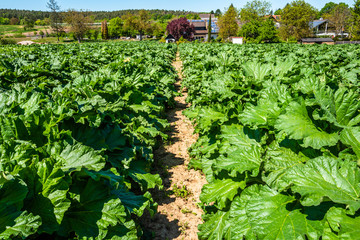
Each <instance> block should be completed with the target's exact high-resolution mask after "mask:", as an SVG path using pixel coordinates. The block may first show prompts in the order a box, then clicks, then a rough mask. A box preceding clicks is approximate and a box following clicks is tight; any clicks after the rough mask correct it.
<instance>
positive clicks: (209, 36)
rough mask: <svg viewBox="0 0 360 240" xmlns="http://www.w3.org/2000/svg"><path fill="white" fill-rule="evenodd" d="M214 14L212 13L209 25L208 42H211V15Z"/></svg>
mask: <svg viewBox="0 0 360 240" xmlns="http://www.w3.org/2000/svg"><path fill="white" fill-rule="evenodd" d="M212 14H214V12H213V11H211V12H210V16H209V23H208V39H207V42H211V15H212Z"/></svg>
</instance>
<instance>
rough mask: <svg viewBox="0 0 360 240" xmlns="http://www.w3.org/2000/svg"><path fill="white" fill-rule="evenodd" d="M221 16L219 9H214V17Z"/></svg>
mask: <svg viewBox="0 0 360 240" xmlns="http://www.w3.org/2000/svg"><path fill="white" fill-rule="evenodd" d="M221 15H222V12H221V10H220V9H216V11H215V17H217V18H218V17H220V16H221Z"/></svg>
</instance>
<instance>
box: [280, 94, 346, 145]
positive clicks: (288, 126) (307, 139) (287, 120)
mask: <svg viewBox="0 0 360 240" xmlns="http://www.w3.org/2000/svg"><path fill="white" fill-rule="evenodd" d="M275 127H276V128H277V129H278V130H280V131H282V132H285V133H286V134H287V135H288V136H289V137H290V138H291V139H296V140H302V141H303V142H304V144H303V146H304V147H309V146H310V147H312V148H315V149H320V148H322V147H325V146H334V145H336V143H337V142H338V141H339V138H340V137H339V134H338V133H337V132H334V133H327V132H324V131H323V130H321V129H319V128H318V127H317V126H316V125H315V124H314V123H313V122H312V120H311V119H310V117H309V115H308V112H307V110H306V106H305V103H304V101H301V102H300V103H298V102H291V103H290V104H289V106H288V107H287V108H286V113H285V114H283V115H280V116H279V119H278V120H277V122H276V125H275Z"/></svg>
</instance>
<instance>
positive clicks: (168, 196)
mask: <svg viewBox="0 0 360 240" xmlns="http://www.w3.org/2000/svg"><path fill="white" fill-rule="evenodd" d="M173 66H174V67H175V69H176V71H177V72H178V75H179V78H178V82H177V83H176V84H175V87H176V89H177V91H178V92H181V96H178V97H176V98H175V101H176V107H175V108H174V109H170V110H169V111H168V112H167V116H168V121H169V122H170V124H171V131H170V132H168V135H169V141H168V144H167V145H164V146H162V147H160V148H159V149H158V150H156V151H155V153H154V158H155V169H154V173H159V174H160V175H161V176H162V179H163V184H164V189H163V190H161V191H160V190H157V191H154V192H152V194H153V198H154V200H155V201H156V202H157V203H159V206H158V213H157V214H155V216H154V217H152V218H151V217H150V216H148V215H147V216H146V215H145V216H144V217H143V219H142V222H143V228H144V229H145V233H147V234H148V235H149V234H150V235H151V236H148V237H147V239H155V240H166V239H169V240H170V239H175V240H182V239H184V240H195V239H198V237H197V232H198V229H197V227H198V225H199V224H201V223H202V219H201V215H202V214H203V212H202V210H201V209H200V208H199V207H198V206H197V203H199V202H200V200H199V196H200V193H201V189H202V186H203V185H204V184H206V180H205V176H204V175H202V173H200V172H199V171H195V170H194V169H188V164H189V161H190V157H189V154H188V148H189V147H190V146H191V145H192V144H193V143H195V142H196V140H197V138H198V135H197V134H194V128H193V126H192V124H191V122H190V121H189V119H187V118H186V117H185V116H184V115H183V114H182V111H183V110H185V109H186V108H188V107H189V104H187V103H186V102H185V99H186V97H187V92H186V89H183V90H181V79H182V75H181V69H182V62H181V60H180V58H179V55H178V54H177V58H176V61H175V62H174V63H173ZM145 235H146V234H145Z"/></svg>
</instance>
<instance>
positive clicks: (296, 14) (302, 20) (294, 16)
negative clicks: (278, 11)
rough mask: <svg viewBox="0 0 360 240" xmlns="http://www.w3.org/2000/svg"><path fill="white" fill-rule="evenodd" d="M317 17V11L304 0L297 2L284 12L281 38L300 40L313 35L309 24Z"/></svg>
mask: <svg viewBox="0 0 360 240" xmlns="http://www.w3.org/2000/svg"><path fill="white" fill-rule="evenodd" d="M316 16H317V10H316V9H315V8H314V7H312V6H311V5H310V4H308V3H306V2H305V1H304V0H295V1H293V2H291V3H290V4H288V5H286V7H285V8H284V9H283V11H282V15H281V27H280V33H279V34H280V37H281V38H282V39H283V40H288V39H289V38H295V39H300V38H302V37H307V36H311V35H312V31H311V29H310V27H309V22H311V21H313V20H314V19H315V17H316Z"/></svg>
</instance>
